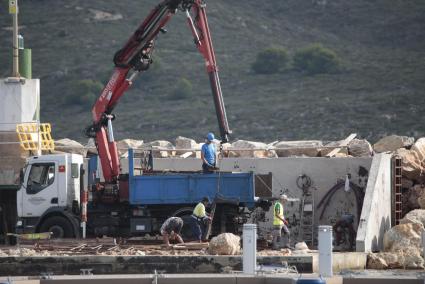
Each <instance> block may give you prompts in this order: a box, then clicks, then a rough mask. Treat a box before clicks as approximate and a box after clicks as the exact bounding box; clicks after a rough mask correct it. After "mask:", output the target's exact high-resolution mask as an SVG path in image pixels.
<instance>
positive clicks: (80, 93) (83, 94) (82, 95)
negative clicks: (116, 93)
mask: <svg viewBox="0 0 425 284" xmlns="http://www.w3.org/2000/svg"><path fill="white" fill-rule="evenodd" d="M73 89H74V90H73V92H72V94H71V95H68V96H67V97H66V102H67V103H70V104H76V105H83V106H91V105H92V104H93V103H94V102H95V100H96V98H98V97H99V96H100V94H101V92H102V90H103V84H102V83H101V82H99V81H95V80H90V79H86V80H80V81H77V83H76V84H75V85H74V88H73Z"/></svg>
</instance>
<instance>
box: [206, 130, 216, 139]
mask: <svg viewBox="0 0 425 284" xmlns="http://www.w3.org/2000/svg"><path fill="white" fill-rule="evenodd" d="M214 139H215V137H214V133H212V132H210V133H208V134H207V140H208V141H213V140H214Z"/></svg>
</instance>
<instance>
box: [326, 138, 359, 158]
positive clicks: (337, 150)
mask: <svg viewBox="0 0 425 284" xmlns="http://www.w3.org/2000/svg"><path fill="white" fill-rule="evenodd" d="M356 136H357V133H351V134H350V135H349V136H348V137H347V138H345V139H344V140H343V141H342V142H341V143H340V144H339V146H338V148H335V149H333V150H332V151H331V152H329V153H328V154H327V155H326V157H332V156H335V154H336V153H338V152H339V151H340V150H341V148H342V147H346V146H347V145H348V144H349V143H350V142H351V140H353V139H354V138H356Z"/></svg>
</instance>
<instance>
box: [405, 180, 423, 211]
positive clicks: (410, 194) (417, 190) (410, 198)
mask: <svg viewBox="0 0 425 284" xmlns="http://www.w3.org/2000/svg"><path fill="white" fill-rule="evenodd" d="M424 197H425V187H423V186H422V185H419V184H417V185H415V186H413V187H411V188H409V190H408V191H407V206H408V208H410V209H411V210H412V209H418V208H420V205H419V202H418V201H419V199H421V198H424Z"/></svg>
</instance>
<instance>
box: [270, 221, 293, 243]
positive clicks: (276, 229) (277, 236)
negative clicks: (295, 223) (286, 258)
mask: <svg viewBox="0 0 425 284" xmlns="http://www.w3.org/2000/svg"><path fill="white" fill-rule="evenodd" d="M282 232H283V233H284V234H285V236H286V237H287V238H286V241H285V244H284V245H283V247H288V246H289V243H290V241H291V240H290V236H291V233H290V232H289V229H288V227H287V226H286V225H285V224H283V225H282V226H273V232H272V234H273V249H279V243H280V240H281V238H282Z"/></svg>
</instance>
